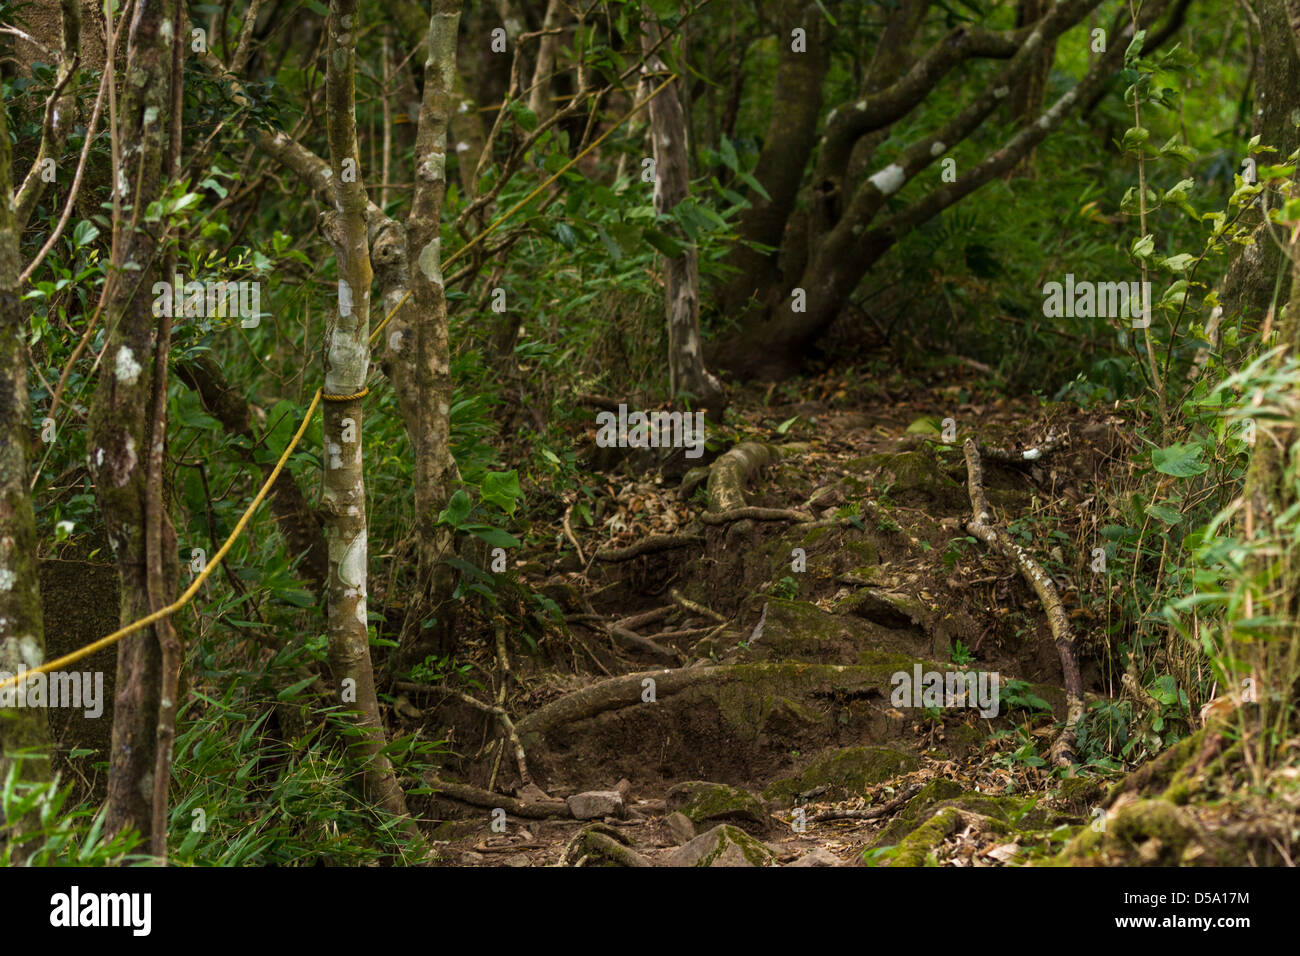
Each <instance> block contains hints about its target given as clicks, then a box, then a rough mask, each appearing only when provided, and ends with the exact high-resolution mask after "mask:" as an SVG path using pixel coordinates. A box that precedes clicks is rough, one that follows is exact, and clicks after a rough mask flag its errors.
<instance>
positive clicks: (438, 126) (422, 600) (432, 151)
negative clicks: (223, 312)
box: [385, 0, 461, 662]
mask: <svg viewBox="0 0 1300 956" xmlns="http://www.w3.org/2000/svg"><path fill="white" fill-rule="evenodd" d="M460 14H461V0H435V2H434V4H433V10H432V13H431V14H430V16H429V31H428V40H427V42H428V59H427V61H426V63H425V71H424V77H425V79H424V99H423V102H422V103H421V105H420V122H419V129H418V130H417V132H416V137H415V186H414V191H413V196H412V200H411V212H410V216H409V218H408V220H407V224H406V235H405V249H404V252H403V256H402V259H403V265H402V267H403V269H406V268H407V266H406V264H407V263H414V264H415V269H414V270H409V271H408V275H407V279H408V282H409V288H410V292H411V297H410V298H409V299H408V300H407V302H406V303H405V304H404V305H403V306H402V307H400V308H399V309H398V311H397V313H396V314H395V315H394V316H393V321H392V322H391V323H390V326H389V329H390V331H388V333H387V354H386V356H385V368H386V371H387V373H388V376H389V379H390V380H391V381H392V382H393V386H394V388H395V390H396V392H397V400H398V406H399V407H400V408H401V411H402V417H403V419H404V420H405V422H406V429H407V433H408V434H409V435H410V436H411V444H412V446H413V447H414V450H415V462H414V470H415V482H414V484H415V487H414V494H415V522H416V540H417V550H418V553H417V560H416V575H417V580H418V582H419V583H418V586H417V589H416V593H415V595H414V596H413V598H412V600H411V601H410V604H409V606H408V610H407V614H406V621H405V622H404V624H403V627H402V644H403V648H402V652H401V655H400V658H399V660H400V661H411V662H414V659H418V658H419V657H420V656H422V655H424V654H427V653H431V652H434V651H436V652H438V653H441V654H449V653H451V651H452V650H453V649H454V646H455V645H454V639H453V625H454V623H455V616H454V611H455V605H454V603H453V602H452V599H451V593H452V591H453V589H454V587H455V580H456V579H455V573H454V570H453V569H452V568H451V566H450V565H448V564H447V563H446V562H445V560H444V559H445V558H446V557H447V556H448V555H449V554H450V553H451V552H452V549H453V548H454V546H455V541H454V536H453V534H452V532H451V531H450V529H448V528H446V527H445V526H439V525H438V523H437V522H438V515H439V513H440V512H441V511H442V509H443V508H444V507H445V506H446V503H447V497H448V495H449V493H450V486H451V485H452V484H453V483H454V482H455V481H457V480H458V479H459V472H458V471H457V469H456V462H455V459H454V458H453V457H452V454H451V404H452V381H451V342H450V333H449V331H448V326H447V299H446V296H445V293H444V290H443V284H442V239H441V219H442V203H443V198H444V197H445V195H446V191H447V123H448V120H449V118H450V115H451V103H452V99H453V94H454V85H455V79H456V53H457V38H458V33H459V27H460ZM430 617H432V618H433V624H432V626H431V627H427V628H426V627H423V626H422V625H423V624H424V622H425V621H427V620H428V619H429V618H430Z"/></svg>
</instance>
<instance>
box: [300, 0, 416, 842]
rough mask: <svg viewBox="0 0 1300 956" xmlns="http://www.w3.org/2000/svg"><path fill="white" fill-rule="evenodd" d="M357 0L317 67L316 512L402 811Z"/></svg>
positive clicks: (360, 745) (369, 771)
mask: <svg viewBox="0 0 1300 956" xmlns="http://www.w3.org/2000/svg"><path fill="white" fill-rule="evenodd" d="M357 6H358V4H357V0H334V2H333V3H332V4H331V5H330V15H329V21H328V23H327V30H328V32H329V48H328V55H327V68H326V74H325V88H326V108H327V123H328V133H329V147H330V167H331V170H332V172H333V174H334V175H333V181H334V188H335V197H336V201H335V208H334V209H333V210H329V211H327V212H326V213H324V214H323V215H322V217H321V218H322V220H323V223H322V225H323V231H324V232H325V234H326V236H328V237H329V239H330V241H331V242H332V243H333V245H334V250H335V254H336V257H337V259H338V270H339V280H338V312H337V314H336V315H335V316H334V317H333V319H332V320H331V322H330V327H329V330H328V333H327V335H326V341H325V354H324V365H325V385H324V395H325V402H324V441H325V454H324V458H325V479H324V492H323V495H322V501H321V510H322V511H323V512H324V513H325V538H326V543H327V547H328V549H329V585H328V588H327V597H326V602H327V623H326V628H327V635H328V639H329V659H330V667H331V669H332V670H333V672H334V677H335V679H336V680H338V681H339V682H340V685H341V686H340V697H341V700H342V702H343V703H344V705H346V706H350V707H352V708H353V709H354V710H356V711H357V712H358V713H359V716H358V718H357V723H358V725H359V726H360V728H361V729H362V731H363V733H362V735H361V736H360V737H359V738H358V741H357V744H356V750H357V752H358V753H360V754H361V755H362V756H363V757H364V758H365V761H366V768H365V783H366V791H367V795H368V797H369V798H370V799H371V800H373V801H375V802H376V803H378V804H379V805H381V806H382V807H384V809H386V810H388V811H389V812H390V813H393V814H396V815H398V816H402V817H405V816H406V815H407V814H406V801H405V799H404V797H403V795H402V790H401V787H399V786H398V783H397V778H396V777H395V775H394V774H393V768H392V764H391V763H390V762H389V760H388V758H387V757H386V756H384V754H383V753H382V750H383V747H384V743H385V740H384V728H383V723H382V720H381V718H380V713H379V699H378V696H377V695H376V693H375V679H374V670H373V668H372V666H371V660H370V639H369V633H368V628H367V619H366V584H367V574H368V556H369V549H368V541H367V536H366V486H365V467H364V458H363V453H362V449H363V444H362V400H363V398H364V394H365V389H366V374H367V372H368V371H369V368H370V344H369V339H370V284H371V278H372V276H371V270H370V247H369V239H368V236H367V231H366V211H367V202H366V193H365V189H364V187H363V185H362V178H361V160H360V151H359V149H358V147H357V126H356V111H355V104H356V87H355V69H356V37H357V34H358V33H359V31H360V29H361V24H360V23H359V17H358V13H357Z"/></svg>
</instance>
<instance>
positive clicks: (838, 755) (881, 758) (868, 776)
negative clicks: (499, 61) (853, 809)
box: [763, 747, 917, 806]
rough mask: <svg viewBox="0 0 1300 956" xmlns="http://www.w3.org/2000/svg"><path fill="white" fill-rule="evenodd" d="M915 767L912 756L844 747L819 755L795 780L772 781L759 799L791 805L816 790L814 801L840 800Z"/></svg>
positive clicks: (792, 778)
mask: <svg viewBox="0 0 1300 956" xmlns="http://www.w3.org/2000/svg"><path fill="white" fill-rule="evenodd" d="M916 767H917V759H916V758H915V757H913V756H912V755H911V754H906V753H903V752H901V751H898V750H891V749H889V748H887V747H846V748H844V749H843V750H832V751H828V752H827V753H824V754H822V755H820V756H819V757H817V758H816V759H815V760H814V761H813V762H812V763H811V764H809V765H808V767H807V768H806V769H805V770H804V771H803V773H801V774H799V775H798V776H796V777H786V778H785V779H783V780H777V781H775V782H774V783H772V784H771V785H770V786H769V787H768V788H767V789H766V790H764V791H763V796H764V798H766V799H768V800H771V801H773V802H775V803H776V804H777V805H779V806H791V805H793V804H794V803H796V802H798V799H799V797H800V795H801V794H806V793H810V792H812V791H819V792H818V793H817V798H818V799H822V800H843V799H846V798H848V797H852V796H856V795H858V794H860V793H861V792H862V791H863V790H865V789H866V788H867V787H868V786H870V785H871V784H875V783H882V782H884V781H886V780H889V779H891V778H893V777H896V776H898V775H900V774H903V773H908V772H910V771H912V770H915V769H916Z"/></svg>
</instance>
